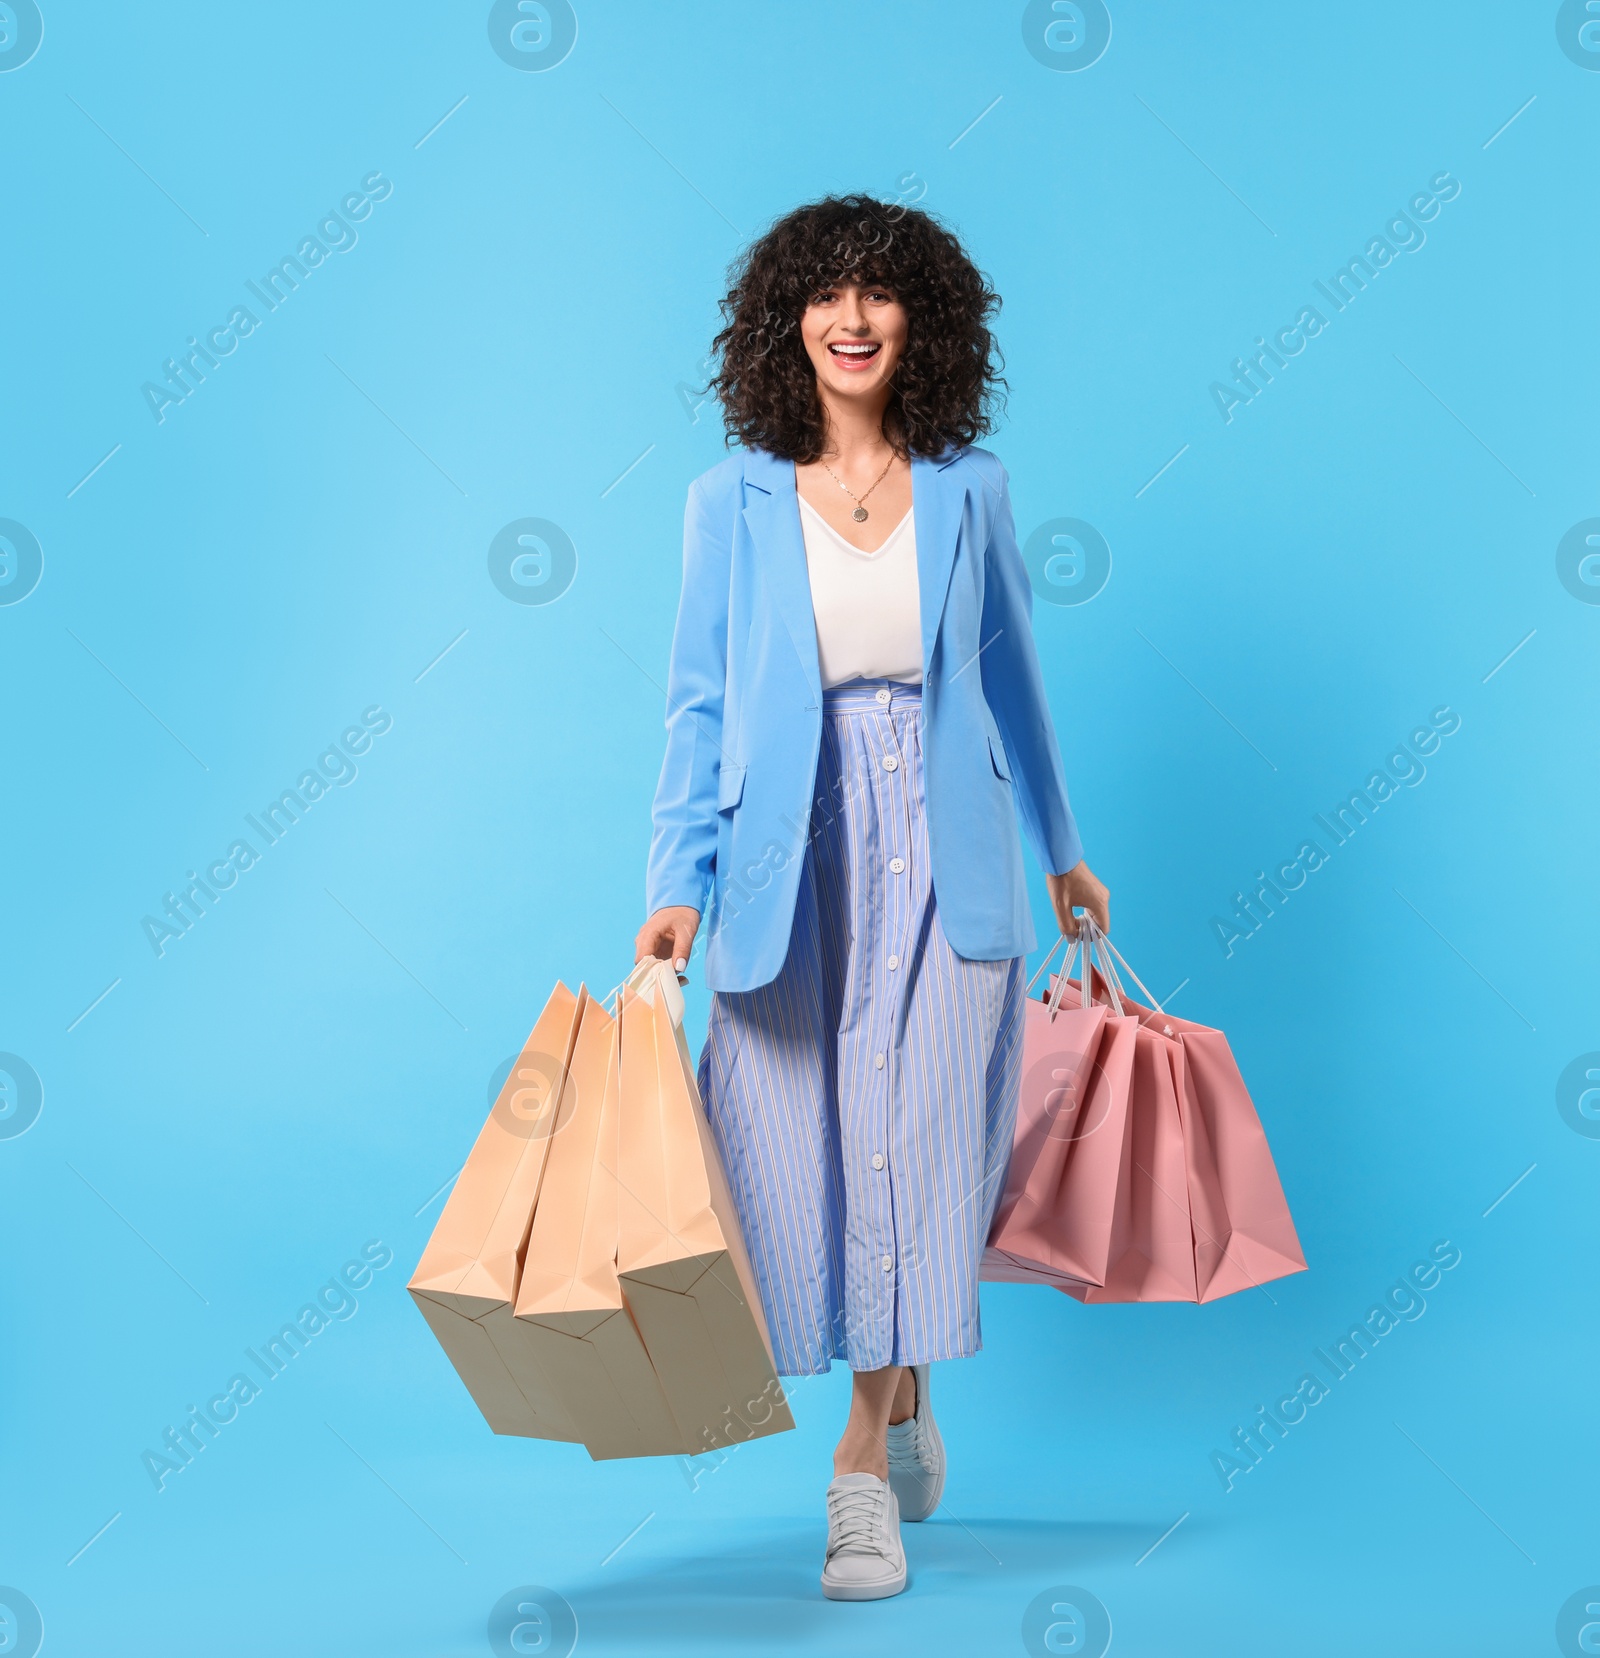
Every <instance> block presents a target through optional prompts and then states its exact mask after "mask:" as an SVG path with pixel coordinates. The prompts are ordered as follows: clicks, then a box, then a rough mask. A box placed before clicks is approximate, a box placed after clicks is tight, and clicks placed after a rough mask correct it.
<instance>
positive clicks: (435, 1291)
mask: <svg viewBox="0 0 1600 1658" xmlns="http://www.w3.org/2000/svg"><path fill="white" fill-rule="evenodd" d="M587 1001H588V997H587V993H586V992H584V991H583V990H582V989H581V988H580V990H579V992H578V994H577V995H576V996H574V995H573V993H572V992H571V991H570V990H568V989H567V987H566V986H565V985H564V984H558V985H557V986H556V987H555V989H554V990H553V991H552V992H551V994H550V1000H549V1001H548V1002H546V1004H545V1008H544V1012H543V1013H541V1014H540V1015H539V1020H538V1023H537V1024H535V1026H534V1027H533V1032H532V1034H531V1035H530V1036H529V1037H528V1040H527V1042H526V1043H525V1044H524V1045H523V1049H522V1052H521V1054H519V1055H518V1057H517V1061H516V1063H515V1064H514V1065H513V1066H512V1068H511V1074H510V1075H509V1076H508V1077H507V1078H506V1082H505V1086H504V1087H503V1088H502V1089H501V1090H500V1095H499V1098H498V1099H496V1101H495V1104H494V1109H493V1110H492V1111H491V1112H490V1113H489V1120H488V1121H487V1122H486V1123H485V1124H484V1125H483V1128H482V1130H481V1132H480V1133H479V1135H478V1139H477V1143H476V1144H475V1145H474V1146H473V1148H472V1152H471V1154H470V1155H469V1156H468V1158H467V1161H466V1163H465V1165H464V1166H463V1168H462V1170H461V1173H460V1175H459V1176H458V1177H457V1179H456V1183H455V1186H454V1189H453V1190H452V1191H451V1193H450V1196H449V1197H448V1198H447V1199H446V1201H445V1206H444V1211H443V1213H442V1214H441V1215H440V1216H439V1221H438V1224H437V1225H436V1226H435V1227H434V1229H433V1235H432V1237H430V1238H429V1240H428V1247H427V1249H426V1250H425V1251H424V1252H423V1256H422V1259H421V1261H420V1262H419V1263H418V1264H417V1270H416V1272H415V1273H414V1274H413V1275H412V1278H411V1282H410V1284H409V1285H408V1286H407V1287H408V1288H409V1289H410V1291H411V1295H412V1299H413V1300H415V1302H416V1303H417V1306H418V1308H419V1309H420V1311H421V1313H422V1316H423V1317H424V1318H425V1319H427V1321H428V1325H429V1328H430V1329H432V1331H433V1333H434V1335H435V1336H437V1337H438V1339H439V1344H440V1346H442V1347H443V1348H444V1350H445V1352H446V1354H447V1355H448V1356H449V1359H450V1362H451V1363H452V1364H453V1365H454V1366H455V1368H456V1372H457V1374H458V1375H459V1376H460V1377H461V1380H462V1381H463V1382H465V1383H466V1385H467V1391H468V1392H469V1393H471V1395H472V1397H473V1400H474V1401H475V1402H476V1404H477V1406H478V1409H479V1410H481V1411H482V1412H483V1414H484V1417H485V1419H486V1420H487V1421H488V1423H489V1426H490V1427H491V1428H493V1429H494V1431H495V1432H496V1433H504V1434H522V1435H525V1436H529V1437H532V1438H536V1439H576V1438H577V1437H578V1433H577V1430H576V1428H575V1427H574V1425H573V1423H572V1421H571V1419H570V1418H569V1416H568V1415H567V1412H566V1411H565V1409H564V1408H563V1407H562V1405H561V1403H560V1401H559V1399H558V1397H557V1396H556V1394H555V1393H554V1392H553V1391H552V1390H551V1389H550V1388H549V1387H548V1385H547V1384H546V1382H545V1380H544V1377H543V1376H542V1374H541V1373H540V1371H539V1369H538V1367H537V1365H535V1364H534V1363H533V1362H532V1361H531V1359H528V1358H526V1357H524V1358H523V1359H522V1360H520V1361H519V1362H517V1363H516V1364H512V1363H508V1361H507V1358H506V1356H505V1351H504V1346H503V1344H502V1343H499V1342H497V1341H496V1340H495V1332H496V1331H497V1330H499V1329H501V1328H502V1327H504V1326H507V1325H509V1324H510V1322H511V1316H512V1308H513V1306H514V1304H515V1302H516V1298H517V1289H518V1284H519V1278H520V1274H521V1271H522V1262H523V1252H524V1250H525V1249H526V1247H527V1242H528V1227H529V1223H530V1221H531V1220H532V1216H533V1210H534V1204H535V1202H536V1200H537V1198H538V1195H539V1186H540V1182H541V1180H542V1179H543V1176H544V1170H545V1163H546V1159H547V1156H548V1153H549V1150H550V1145H551V1142H552V1137H553V1136H554V1135H555V1134H556V1131H557V1129H558V1128H559V1127H561V1126H564V1125H563V1121H562V1110H563V1100H564V1102H565V1104H564V1109H565V1112H566V1114H567V1116H569V1117H570V1115H571V1112H572V1109H573V1107H574V1105H575V1104H576V1096H575V1094H574V1093H573V1092H572V1090H571V1089H570V1088H568V1087H567V1086H566V1085H567V1083H568V1070H567V1068H568V1063H569V1061H570V1059H571V1056H572V1043H573V1038H574V1036H575V1035H576V1033H577V1029H578V1022H579V1016H580V1011H581V1008H582V1006H583V1004H585V1003H586V1002H587Z"/></svg>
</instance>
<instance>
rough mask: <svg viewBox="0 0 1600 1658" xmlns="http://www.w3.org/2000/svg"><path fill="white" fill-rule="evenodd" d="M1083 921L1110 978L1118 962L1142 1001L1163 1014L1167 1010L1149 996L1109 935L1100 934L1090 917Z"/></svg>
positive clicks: (1147, 990)
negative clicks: (1141, 993)
mask: <svg viewBox="0 0 1600 1658" xmlns="http://www.w3.org/2000/svg"><path fill="white" fill-rule="evenodd" d="M1083 920H1084V925H1085V926H1086V927H1087V928H1088V929H1089V936H1090V937H1091V938H1092V939H1093V940H1094V941H1095V942H1096V943H1097V944H1098V945H1099V946H1100V951H1101V958H1100V959H1101V961H1102V962H1103V963H1104V964H1105V965H1106V966H1107V967H1109V968H1110V971H1111V976H1112V977H1116V976H1117V966H1116V964H1117V963H1118V962H1120V963H1121V964H1122V965H1123V966H1124V967H1126V968H1127V970H1128V977H1129V978H1130V979H1132V980H1133V982H1134V983H1135V984H1136V985H1137V986H1138V987H1139V989H1140V990H1141V991H1143V993H1144V999H1145V1000H1146V1001H1147V1002H1148V1003H1149V1004H1150V1006H1151V1007H1153V1008H1154V1009H1155V1011H1156V1012H1157V1013H1161V1014H1164V1013H1165V1012H1166V1011H1167V1010H1166V1009H1165V1008H1164V1007H1163V1006H1162V1005H1161V1004H1160V1002H1158V1001H1157V1000H1156V999H1155V997H1154V996H1152V995H1151V994H1150V990H1149V987H1148V986H1147V985H1146V984H1145V982H1144V980H1143V979H1141V978H1140V977H1139V975H1138V974H1137V973H1135V972H1134V970H1133V969H1132V968H1131V967H1129V966H1128V960H1127V957H1126V956H1124V955H1123V953H1122V952H1121V951H1120V950H1119V949H1118V948H1117V947H1116V945H1115V944H1113V943H1112V942H1111V938H1110V935H1109V934H1107V933H1103V932H1101V931H1100V928H1099V926H1098V924H1097V923H1096V922H1095V921H1094V920H1093V918H1092V917H1090V916H1087V915H1086V916H1084V918H1083ZM1118 982H1119V985H1120V982H1121V981H1120V979H1119V980H1118ZM1123 994H1124V995H1126V994H1127V992H1126V991H1123Z"/></svg>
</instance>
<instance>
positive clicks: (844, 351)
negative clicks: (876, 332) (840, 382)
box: [828, 340, 883, 369]
mask: <svg viewBox="0 0 1600 1658" xmlns="http://www.w3.org/2000/svg"><path fill="white" fill-rule="evenodd" d="M882 350H883V346H882V344H881V343H880V342H879V341H877V340H841V341H837V342H835V343H834V344H832V345H830V346H829V347H828V353H829V355H830V356H831V357H832V358H833V360H834V361H835V362H836V363H838V365H839V366H840V367H841V368H845V369H863V368H865V367H866V366H867V365H868V364H869V363H870V362H871V361H872V359H873V358H874V357H876V356H877V355H878V353H879V352H880V351H882Z"/></svg>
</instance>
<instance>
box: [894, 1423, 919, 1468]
mask: <svg viewBox="0 0 1600 1658" xmlns="http://www.w3.org/2000/svg"><path fill="white" fill-rule="evenodd" d="M888 1443H889V1462H890V1465H891V1466H892V1467H895V1468H903V1469H905V1470H906V1471H907V1472H909V1473H913V1474H920V1473H921V1472H922V1423H921V1420H920V1418H919V1417H915V1416H908V1417H907V1418H906V1419H905V1421H904V1422H895V1423H892V1424H891V1425H890V1428H889V1442H888Z"/></svg>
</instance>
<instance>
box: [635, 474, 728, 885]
mask: <svg viewBox="0 0 1600 1658" xmlns="http://www.w3.org/2000/svg"><path fill="white" fill-rule="evenodd" d="M725 516H727V515H724V514H718V513H716V512H715V511H714V510H713V505H712V503H710V502H708V501H707V500H706V499H705V493H704V490H703V488H702V485H701V482H700V481H699V480H697V481H696V482H695V483H693V484H691V485H690V487H689V501H688V505H687V507H686V508H685V509H684V518H683V591H682V594H681V596H680V597H679V600H678V620H677V625H676V626H675V627H674V629H673V633H672V660H671V662H670V664H669V666H668V669H667V752H666V757H665V759H664V760H663V761H662V765H661V777H660V780H659V781H658V783H657V784H656V796H655V805H654V807H653V809H652V814H651V816H652V822H653V828H652V833H651V837H650V859H649V863H648V866H647V869H646V875H645V904H646V908H647V910H648V912H649V913H650V914H651V915H654V914H655V912H656V911H657V910H660V909H666V908H667V907H669V906H671V905H677V904H685V905H688V906H689V908H691V909H696V910H700V911H701V912H702V913H703V912H704V910H705V907H706V896H707V893H708V891H709V889H710V886H711V880H712V874H713V871H714V868H715V865H716V857H717V772H718V767H719V763H720V761H721V758H722V707H723V699H724V697H725V695H726V691H727V677H728V580H729V571H730V567H731V563H732V557H733V536H732V528H731V518H730V519H729V521H728V522H727V523H720V524H719V523H718V522H717V521H716V520H717V519H718V518H719V517H725Z"/></svg>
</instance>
